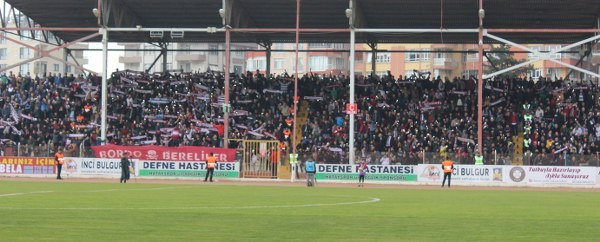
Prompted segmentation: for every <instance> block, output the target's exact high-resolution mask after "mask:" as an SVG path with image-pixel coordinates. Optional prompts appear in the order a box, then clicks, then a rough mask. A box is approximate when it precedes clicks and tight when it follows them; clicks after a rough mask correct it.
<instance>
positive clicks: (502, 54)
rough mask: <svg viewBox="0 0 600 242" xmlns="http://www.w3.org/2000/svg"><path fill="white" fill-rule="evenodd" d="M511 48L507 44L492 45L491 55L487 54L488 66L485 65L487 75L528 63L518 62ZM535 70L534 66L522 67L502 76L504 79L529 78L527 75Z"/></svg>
mask: <svg viewBox="0 0 600 242" xmlns="http://www.w3.org/2000/svg"><path fill="white" fill-rule="evenodd" d="M509 51H510V46H509V45H506V44H496V45H492V49H491V51H490V52H491V53H486V54H485V55H486V56H487V58H488V61H487V62H486V64H484V68H485V71H486V72H487V73H492V72H496V71H499V70H503V69H506V68H509V67H512V66H515V65H518V64H519V63H522V62H525V61H527V59H521V60H517V59H515V58H514V56H513V53H510V52H509ZM533 70H534V68H533V65H526V66H522V67H520V68H518V69H515V70H512V71H509V72H505V73H503V74H500V76H503V77H509V78H513V77H527V74H529V73H530V72H532V71H533Z"/></svg>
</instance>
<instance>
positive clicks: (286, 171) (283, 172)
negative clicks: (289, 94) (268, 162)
mask: <svg viewBox="0 0 600 242" xmlns="http://www.w3.org/2000/svg"><path fill="white" fill-rule="evenodd" d="M296 115H298V116H297V117H296V122H298V123H297V124H296V144H299V143H300V142H301V141H302V126H304V125H305V124H306V123H308V102H307V101H306V100H302V102H300V105H299V107H298V112H296ZM287 151H288V152H285V153H284V154H283V156H284V157H281V159H283V160H284V161H285V163H284V164H283V165H281V166H279V173H278V178H279V179H290V176H291V170H290V156H289V152H291V149H288V150H287Z"/></svg>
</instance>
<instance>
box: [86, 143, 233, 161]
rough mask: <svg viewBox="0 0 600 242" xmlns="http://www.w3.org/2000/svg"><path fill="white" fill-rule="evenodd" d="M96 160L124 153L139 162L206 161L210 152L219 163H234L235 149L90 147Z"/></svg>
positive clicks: (116, 156) (153, 146)
mask: <svg viewBox="0 0 600 242" xmlns="http://www.w3.org/2000/svg"><path fill="white" fill-rule="evenodd" d="M92 150H94V153H95V154H96V157H97V158H121V155H122V154H123V153H124V152H127V153H129V154H131V155H132V156H133V158H134V159H140V160H171V161H206V158H207V157H208V156H209V155H210V153H211V152H212V153H213V154H214V155H215V156H216V157H217V159H218V160H219V161H220V162H224V161H226V162H233V161H235V153H236V150H235V149H224V148H209V147H198V146H181V147H166V146H155V145H148V146H121V145H104V146H92Z"/></svg>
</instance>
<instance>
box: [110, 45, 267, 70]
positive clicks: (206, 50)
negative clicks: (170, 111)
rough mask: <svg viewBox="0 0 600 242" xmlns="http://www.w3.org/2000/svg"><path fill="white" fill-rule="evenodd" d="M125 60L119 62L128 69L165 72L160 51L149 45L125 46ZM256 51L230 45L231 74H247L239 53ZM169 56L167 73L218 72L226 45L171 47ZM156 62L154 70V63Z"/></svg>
mask: <svg viewBox="0 0 600 242" xmlns="http://www.w3.org/2000/svg"><path fill="white" fill-rule="evenodd" d="M120 45H122V46H124V48H125V51H124V54H123V56H121V57H119V62H120V63H123V64H124V66H125V69H129V70H149V72H150V73H153V72H160V71H163V58H162V57H160V58H158V60H157V57H158V56H159V55H160V53H161V52H160V48H159V47H158V46H155V45H153V44H149V43H143V44H142V43H126V44H120ZM253 48H254V49H255V48H256V44H237V43H236V44H231V49H232V51H231V56H230V57H231V61H230V63H231V64H230V71H231V72H235V73H243V72H244V71H245V64H246V60H245V52H244V51H236V50H247V49H253ZM168 49H169V51H168V52H167V63H166V64H167V65H166V67H167V70H183V71H185V72H193V71H206V70H208V69H211V70H219V71H222V70H223V69H224V68H225V62H224V61H225V52H224V51H222V50H224V49H225V45H224V44H222V43H218V44H217V43H215V44H212V43H172V44H170V45H169V47H168ZM155 60H156V63H155V64H154V66H153V65H152V63H154V61H155Z"/></svg>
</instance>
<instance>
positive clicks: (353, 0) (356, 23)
mask: <svg viewBox="0 0 600 242" xmlns="http://www.w3.org/2000/svg"><path fill="white" fill-rule="evenodd" d="M349 9H350V10H351V11H352V12H351V15H352V16H350V26H351V27H353V28H368V27H369V25H368V24H367V20H366V18H365V15H364V14H363V11H362V8H360V6H358V1H357V0H350V7H349ZM346 14H348V13H346ZM346 17H347V16H346Z"/></svg>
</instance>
